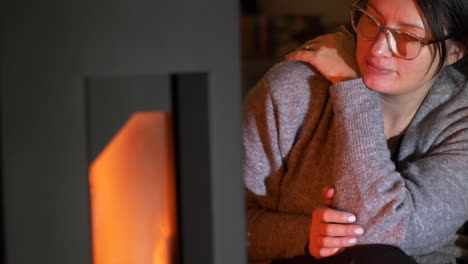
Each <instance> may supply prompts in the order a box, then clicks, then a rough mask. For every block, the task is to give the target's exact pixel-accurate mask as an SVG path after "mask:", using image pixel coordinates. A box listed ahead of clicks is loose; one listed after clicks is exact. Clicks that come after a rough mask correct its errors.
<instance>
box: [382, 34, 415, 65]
mask: <svg viewBox="0 0 468 264" xmlns="http://www.w3.org/2000/svg"><path fill="white" fill-rule="evenodd" d="M389 36H390V38H389V41H388V42H389V43H388V44H389V46H390V48H391V49H392V51H393V53H395V54H396V55H398V56H400V57H402V58H405V59H414V58H416V56H418V54H419V50H420V49H421V43H420V42H419V40H418V39H417V38H416V37H415V36H413V35H411V34H408V33H405V32H401V31H398V30H389Z"/></svg>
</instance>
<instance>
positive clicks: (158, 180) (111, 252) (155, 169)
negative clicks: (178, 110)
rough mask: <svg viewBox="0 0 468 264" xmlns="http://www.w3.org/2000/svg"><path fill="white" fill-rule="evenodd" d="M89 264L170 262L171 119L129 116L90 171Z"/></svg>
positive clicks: (158, 114)
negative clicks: (90, 252) (91, 242)
mask: <svg viewBox="0 0 468 264" xmlns="http://www.w3.org/2000/svg"><path fill="white" fill-rule="evenodd" d="M89 181H90V193H91V207H92V209H91V210H92V211H91V212H92V233H93V235H92V237H93V259H94V262H93V263H94V264H130V263H131V264H162V263H176V260H175V256H176V255H177V254H176V253H177V252H176V251H177V249H176V247H177V226H176V223H177V222H176V221H177V219H176V194H175V172H174V152H173V136H172V116H171V114H169V113H161V112H144V113H136V114H134V115H132V116H131V118H130V119H129V120H128V122H127V123H126V124H125V125H124V126H123V127H122V128H121V130H120V131H119V132H118V133H117V134H116V136H115V137H114V138H113V140H112V141H111V142H110V143H109V144H108V145H107V147H106V148H105V149H104V150H103V151H102V152H101V154H100V155H99V156H98V158H97V159H96V160H95V161H94V162H93V163H92V164H91V166H90V176H89Z"/></svg>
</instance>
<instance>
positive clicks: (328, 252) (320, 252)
mask: <svg viewBox="0 0 468 264" xmlns="http://www.w3.org/2000/svg"><path fill="white" fill-rule="evenodd" d="M338 250H340V249H339V248H312V249H311V248H309V252H310V254H311V255H312V256H314V257H315V258H324V257H329V256H332V255H334V254H336V253H337V252H338Z"/></svg>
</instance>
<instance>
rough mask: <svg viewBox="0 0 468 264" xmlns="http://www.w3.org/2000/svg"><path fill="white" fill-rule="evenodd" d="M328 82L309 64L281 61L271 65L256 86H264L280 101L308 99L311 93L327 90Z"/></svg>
mask: <svg viewBox="0 0 468 264" xmlns="http://www.w3.org/2000/svg"><path fill="white" fill-rule="evenodd" d="M329 85H330V83H329V81H328V80H327V79H325V77H323V76H322V75H321V74H320V73H318V72H317V71H316V70H315V69H314V68H313V67H312V66H310V65H309V64H306V63H303V62H298V61H282V62H280V63H278V64H276V65H275V66H273V67H272V68H271V69H270V70H269V71H268V72H267V73H266V74H265V76H264V77H263V78H262V80H260V82H259V84H258V85H257V86H266V87H267V89H268V90H269V93H271V95H272V97H273V98H275V99H278V100H280V101H296V100H299V99H300V100H301V101H303V100H304V99H310V97H311V96H312V93H319V92H320V91H328V87H329Z"/></svg>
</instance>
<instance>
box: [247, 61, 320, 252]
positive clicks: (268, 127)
mask: <svg viewBox="0 0 468 264" xmlns="http://www.w3.org/2000/svg"><path fill="white" fill-rule="evenodd" d="M311 74H312V72H311V71H310V70H309V69H308V68H307V67H306V66H304V65H302V64H299V63H296V62H294V63H292V62H289V63H287V64H286V65H285V64H284V63H283V64H280V65H279V66H277V67H275V68H273V69H272V70H271V71H270V72H269V73H268V74H267V75H266V76H265V77H264V78H263V79H262V80H261V81H260V82H259V84H258V85H257V86H256V87H255V88H254V89H253V90H252V91H251V92H250V93H249V94H248V96H247V98H246V99H245V101H244V117H243V144H244V182H245V185H246V192H247V202H248V213H247V217H248V232H249V249H248V251H249V258H250V259H251V260H257V261H258V260H268V259H269V260H271V259H278V258H291V257H294V256H298V255H304V245H305V244H306V242H307V238H308V234H309V229H310V222H311V219H310V218H311V215H305V214H293V213H285V212H280V211H279V210H278V203H279V200H280V195H281V193H280V189H281V181H282V179H283V176H284V174H285V172H286V170H287V168H286V166H287V165H286V164H287V162H286V160H287V158H288V155H289V152H290V151H291V148H292V147H293V144H294V139H295V135H296V134H297V133H298V130H299V128H300V126H301V124H302V122H303V118H304V115H305V111H306V108H307V107H306V106H307V101H308V99H307V98H308V97H309V96H310V95H309V94H307V93H306V92H305V91H308V90H309V84H308V80H309V78H308V77H309V76H310V75H311ZM301 104H303V105H301Z"/></svg>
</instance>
